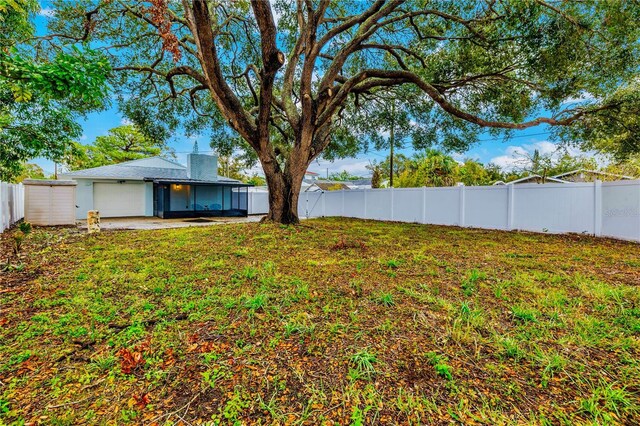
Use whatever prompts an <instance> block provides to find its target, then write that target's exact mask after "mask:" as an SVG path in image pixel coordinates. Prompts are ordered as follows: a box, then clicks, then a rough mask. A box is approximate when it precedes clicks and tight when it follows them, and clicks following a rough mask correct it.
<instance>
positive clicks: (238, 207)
mask: <svg viewBox="0 0 640 426" xmlns="http://www.w3.org/2000/svg"><path fill="white" fill-rule="evenodd" d="M152 182H153V215H154V216H157V217H160V218H163V219H171V218H195V217H245V216H247V213H248V190H247V188H248V187H250V186H252V185H249V184H245V183H239V182H224V181H223V182H205V181H196V180H192V179H181V180H175V179H174V180H163V179H154V180H153V181H152Z"/></svg>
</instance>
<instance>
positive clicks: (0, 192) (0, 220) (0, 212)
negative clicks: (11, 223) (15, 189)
mask: <svg viewBox="0 0 640 426" xmlns="http://www.w3.org/2000/svg"><path fill="white" fill-rule="evenodd" d="M0 232H4V182H0Z"/></svg>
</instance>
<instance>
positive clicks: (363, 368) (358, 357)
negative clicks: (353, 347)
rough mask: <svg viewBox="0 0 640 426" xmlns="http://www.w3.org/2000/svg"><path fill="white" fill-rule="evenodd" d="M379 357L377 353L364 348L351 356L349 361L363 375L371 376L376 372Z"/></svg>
mask: <svg viewBox="0 0 640 426" xmlns="http://www.w3.org/2000/svg"><path fill="white" fill-rule="evenodd" d="M377 362H378V358H377V357H376V355H375V354H373V353H371V352H369V350H368V349H363V350H361V351H358V352H356V353H355V354H353V355H351V356H350V357H349V363H350V364H351V365H352V366H353V367H354V369H355V371H356V372H357V373H358V374H359V375H360V376H361V377H369V376H371V375H373V374H375V373H376V368H375V365H374V364H376V363H377Z"/></svg>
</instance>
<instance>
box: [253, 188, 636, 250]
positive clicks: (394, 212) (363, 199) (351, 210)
mask: <svg viewBox="0 0 640 426" xmlns="http://www.w3.org/2000/svg"><path fill="white" fill-rule="evenodd" d="M268 208H269V206H268V196H267V193H259V192H254V193H251V192H250V193H249V213H250V214H264V213H267V211H268ZM298 212H299V214H300V217H322V216H344V217H356V218H362V219H376V220H395V221H402V222H420V223H429V224H435V225H458V226H470V227H477V228H486V229H504V230H509V229H520V230H526V231H533V232H550V233H565V232H573V233H587V234H592V235H597V236H600V235H602V236H608V237H613V238H620V239H625V240H632V241H640V180H635V181H619V182H605V183H602V182H598V181H596V182H595V183H571V184H545V185H539V184H523V185H505V186H477V187H474V186H470V187H465V186H459V187H445V188H389V189H365V190H362V189H360V190H345V191H327V192H321V191H318V192H304V193H302V194H300V202H299V205H298Z"/></svg>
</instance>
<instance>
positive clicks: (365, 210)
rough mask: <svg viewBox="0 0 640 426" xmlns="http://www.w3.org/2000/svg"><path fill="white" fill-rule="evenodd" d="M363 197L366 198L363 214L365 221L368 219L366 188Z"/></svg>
mask: <svg viewBox="0 0 640 426" xmlns="http://www.w3.org/2000/svg"><path fill="white" fill-rule="evenodd" d="M363 197H364V202H363V204H364V214H363V216H364V219H367V188H364V195H363Z"/></svg>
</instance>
